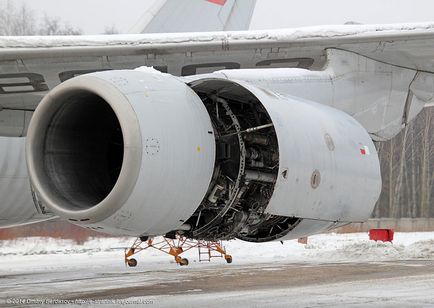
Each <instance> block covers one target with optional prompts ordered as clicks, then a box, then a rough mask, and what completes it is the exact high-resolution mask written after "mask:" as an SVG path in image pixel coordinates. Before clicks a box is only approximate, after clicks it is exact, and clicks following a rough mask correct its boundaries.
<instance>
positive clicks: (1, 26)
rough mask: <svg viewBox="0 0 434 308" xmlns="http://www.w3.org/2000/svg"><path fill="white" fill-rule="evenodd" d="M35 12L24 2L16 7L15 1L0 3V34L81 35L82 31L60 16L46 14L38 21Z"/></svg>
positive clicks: (9, 0)
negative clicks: (62, 19)
mask: <svg viewBox="0 0 434 308" xmlns="http://www.w3.org/2000/svg"><path fill="white" fill-rule="evenodd" d="M35 16H36V15H35V12H34V11H33V10H31V9H29V8H28V7H27V6H26V5H25V4H24V3H23V4H21V6H20V7H18V8H17V7H16V6H15V5H14V3H13V1H11V0H8V1H6V2H3V3H0V35H4V36H11V35H38V34H39V35H80V34H82V31H81V30H79V29H75V28H73V27H71V26H70V25H68V24H65V23H63V22H61V20H60V19H59V18H53V17H49V16H47V15H45V16H44V18H43V20H42V22H41V23H40V24H39V26H38V23H37V20H36V17H35Z"/></svg>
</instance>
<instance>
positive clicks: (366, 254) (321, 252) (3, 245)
mask: <svg viewBox="0 0 434 308" xmlns="http://www.w3.org/2000/svg"><path fill="white" fill-rule="evenodd" d="M133 241H134V239H133V238H92V239H90V240H89V241H87V242H85V243H83V244H77V243H75V242H74V241H72V240H62V239H53V238H40V237H31V238H20V239H16V240H5V241H0V271H4V270H5V269H6V268H5V267H4V264H5V263H7V261H8V260H12V259H17V258H19V259H20V260H21V261H25V260H26V258H27V257H28V258H29V259H32V258H30V256H40V255H56V258H57V257H59V256H62V257H63V258H66V259H71V261H72V262H73V260H74V259H76V258H77V255H82V254H84V255H87V256H94V258H99V257H101V256H104V258H105V257H108V258H110V256H112V257H113V262H116V261H119V262H121V263H123V257H122V254H123V249H124V248H125V247H128V245H130V244H132V243H133ZM223 244H224V246H225V247H226V250H227V251H228V253H229V254H231V255H232V256H233V258H234V263H237V264H249V263H258V262H259V263H268V262H270V261H285V262H300V261H302V262H342V261H343V262H356V261H394V260H409V259H427V258H428V259H430V258H431V259H434V232H415V233H395V237H394V241H393V243H383V242H374V241H370V240H369V237H368V234H367V233H348V234H336V233H329V234H321V235H315V236H311V237H309V239H308V243H307V245H303V244H299V243H298V242H297V241H296V240H293V241H286V242H284V243H283V245H282V244H281V243H280V242H278V241H276V242H270V243H261V244H252V243H247V242H243V241H240V240H233V241H229V242H224V243H223ZM185 257H187V258H189V259H190V261H193V262H194V261H198V256H197V250H191V251H187V252H186V253H185ZM138 259H139V260H142V261H145V262H146V263H147V264H153V263H161V262H163V263H164V262H166V263H168V261H169V260H171V259H170V257H168V256H167V255H164V254H162V253H160V252H158V251H156V250H149V251H145V252H143V253H142V254H141V255H140V256H138Z"/></svg>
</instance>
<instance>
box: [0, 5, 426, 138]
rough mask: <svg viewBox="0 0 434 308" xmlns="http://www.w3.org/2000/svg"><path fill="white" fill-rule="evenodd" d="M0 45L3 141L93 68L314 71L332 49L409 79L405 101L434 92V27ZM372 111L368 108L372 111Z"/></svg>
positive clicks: (4, 41) (393, 107) (13, 40)
mask: <svg viewBox="0 0 434 308" xmlns="http://www.w3.org/2000/svg"><path fill="white" fill-rule="evenodd" d="M211 4H212V3H211ZM212 5H215V4H212ZM216 6H217V5H216ZM0 46H2V47H0V105H1V108H2V111H1V112H0V121H1V122H2V123H3V124H2V125H1V127H0V135H3V136H22V135H24V134H25V129H26V126H27V124H28V120H29V119H30V116H31V111H32V110H33V109H34V108H35V107H36V106H37V104H38V103H39V101H40V100H41V98H42V97H43V96H44V95H45V94H46V93H47V92H48V90H50V89H52V88H53V87H55V86H56V85H57V84H59V83H60V82H62V81H65V80H67V79H69V78H72V77H74V76H77V75H80V74H85V73H89V72H92V71H98V70H112V69H132V68H136V67H139V66H153V67H155V68H156V69H159V70H160V71H162V72H168V73H171V74H173V75H177V76H186V75H194V74H200V73H209V72H212V71H216V70H219V69H237V68H276V67H279V68H291V67H296V68H303V69H309V70H313V71H315V70H322V69H323V67H325V66H326V63H327V60H328V59H327V55H326V50H327V49H331V48H332V49H338V50H343V51H349V52H351V53H354V54H357V55H360V56H362V57H366V58H368V59H371V60H374V61H377V62H378V63H379V64H381V63H384V64H385V65H388V66H392V67H397V68H402V69H406V70H411V71H412V72H411V73H412V74H413V76H414V81H413V82H412V83H411V88H410V90H411V93H410V92H409V95H410V94H416V97H418V98H423V101H424V102H428V103H430V102H431V100H432V96H433V93H434V91H433V88H434V81H433V78H432V73H433V72H434V24H414V25H383V26H378V25H377V26H339V27H322V28H319V27H316V28H304V29H288V30H277V31H248V32H214V33H193V34H192V33H188V34H187V33H182V34H164V35H156V34H153V35H133V36H92V37H30V38H29V37H27V38H24V37H3V38H0ZM343 60H344V59H342V61H343ZM334 61H339V59H338V60H336V59H335V60H334ZM403 84H406V83H405V82H404V83H403ZM406 86H407V87H409V86H410V85H408V84H407V85H406ZM402 90H403V91H404V90H405V91H408V89H407V88H406V89H402ZM409 97H410V96H409ZM373 103H375V102H373ZM389 105H390V106H389ZM388 106H389V107H388V108H389V111H390V112H393V113H394V114H395V115H396V118H395V119H392V121H395V122H397V121H398V122H399V121H402V119H403V118H405V123H406V122H408V121H409V120H411V118H409V116H408V114H406V113H408V112H409V110H410V109H409V108H408V106H407V105H406V107H405V108H404V109H405V110H402V109H403V108H401V106H402V102H401V101H400V102H399V104H398V103H396V104H395V103H394V101H393V100H391V101H390V104H388ZM336 107H339V106H336ZM374 107H375V106H370V108H371V109H372V108H373V109H372V110H374V109H375V108H374ZM398 109H399V110H398ZM410 111H411V110H410ZM350 113H351V112H350ZM415 114H416V113H414V114H412V115H411V117H413V116H415ZM386 124H387V123H386ZM367 129H368V131H369V132H370V133H371V134H372V135H373V136H376V137H377V139H378V140H385V139H389V138H391V137H393V136H392V135H393V133H394V132H393V133H391V132H390V131H389V132H387V134H383V133H384V132H383V131H378V130H377V129H376V128H374V127H367Z"/></svg>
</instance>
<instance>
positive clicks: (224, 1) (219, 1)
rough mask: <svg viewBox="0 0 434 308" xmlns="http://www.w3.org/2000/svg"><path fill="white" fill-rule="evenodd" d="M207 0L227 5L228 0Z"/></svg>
mask: <svg viewBox="0 0 434 308" xmlns="http://www.w3.org/2000/svg"><path fill="white" fill-rule="evenodd" d="M206 1H208V2H211V3H215V4H218V5H225V4H226V0H206Z"/></svg>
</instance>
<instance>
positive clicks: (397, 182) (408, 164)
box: [372, 107, 434, 218]
mask: <svg viewBox="0 0 434 308" xmlns="http://www.w3.org/2000/svg"><path fill="white" fill-rule="evenodd" d="M433 119H434V107H429V108H425V109H424V110H423V111H422V112H421V113H420V114H419V115H418V117H417V118H416V119H415V120H414V121H412V122H411V123H410V124H409V125H408V126H407V128H405V129H404V130H403V131H402V132H401V133H400V134H399V135H398V136H396V137H395V138H393V139H392V140H390V141H388V142H383V143H379V144H378V150H379V156H380V161H381V169H382V170H381V172H382V177H383V190H382V193H381V196H380V199H379V201H378V203H377V206H376V207H375V210H374V212H373V215H372V216H373V217H375V218H382V217H390V218H401V217H409V218H434V200H433V198H434V121H433Z"/></svg>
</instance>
